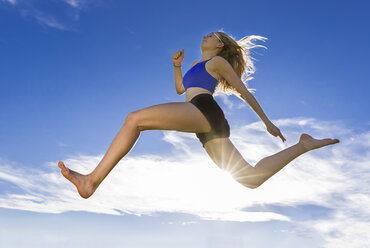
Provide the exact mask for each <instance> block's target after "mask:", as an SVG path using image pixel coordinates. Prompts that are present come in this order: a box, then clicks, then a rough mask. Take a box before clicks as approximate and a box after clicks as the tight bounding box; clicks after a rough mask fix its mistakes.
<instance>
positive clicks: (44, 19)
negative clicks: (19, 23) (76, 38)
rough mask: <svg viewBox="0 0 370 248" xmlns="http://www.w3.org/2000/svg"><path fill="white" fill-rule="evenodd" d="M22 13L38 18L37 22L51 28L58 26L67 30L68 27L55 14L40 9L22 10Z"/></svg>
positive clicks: (23, 15) (57, 27) (25, 15)
mask: <svg viewBox="0 0 370 248" xmlns="http://www.w3.org/2000/svg"><path fill="white" fill-rule="evenodd" d="M20 14H21V16H22V17H28V16H30V17H33V18H35V19H36V20H37V22H38V23H39V24H41V25H46V26H48V27H51V28H56V29H60V30H67V28H66V27H65V26H64V25H63V24H61V23H60V22H59V21H57V20H56V19H55V18H54V17H53V16H50V15H46V14H45V13H43V12H41V11H39V10H26V9H22V10H20Z"/></svg>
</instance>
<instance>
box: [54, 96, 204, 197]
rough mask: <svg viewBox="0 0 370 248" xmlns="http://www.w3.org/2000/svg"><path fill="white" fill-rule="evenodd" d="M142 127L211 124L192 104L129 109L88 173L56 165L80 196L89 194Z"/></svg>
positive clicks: (193, 128)
mask: <svg viewBox="0 0 370 248" xmlns="http://www.w3.org/2000/svg"><path fill="white" fill-rule="evenodd" d="M145 130H174V131H181V132H192V133H198V132H209V131H210V130H211V126H210V124H209V122H208V120H207V119H206V118H205V117H204V116H203V114H202V113H201V112H200V111H199V110H198V109H197V108H196V107H195V106H194V105H193V104H191V103H188V102H173V103H164V104H158V105H154V106H150V107H147V108H144V109H140V110H137V111H134V112H131V113H130V114H128V115H127V117H126V120H125V122H124V124H123V126H122V127H121V129H120V130H119V132H118V133H117V135H116V136H115V138H114V139H113V141H112V143H111V145H110V146H109V148H108V150H107V152H106V153H105V155H104V157H103V159H102V160H101V161H100V162H99V164H98V165H97V167H96V168H95V169H94V170H93V171H92V172H91V173H90V174H88V175H82V174H80V173H78V172H75V171H73V170H71V169H68V168H67V167H66V166H65V165H64V163H63V162H61V161H60V162H59V163H58V166H59V167H60V168H61V170H62V174H63V176H64V177H65V178H67V179H68V180H69V181H71V182H72V183H73V184H74V185H75V186H76V187H77V190H78V192H79V194H80V195H81V196H82V197H83V198H88V197H90V196H91V195H92V194H93V193H94V192H95V190H96V189H97V187H98V186H99V185H100V183H101V182H102V181H103V180H104V178H105V177H106V176H107V175H108V174H109V172H110V171H111V170H112V169H113V168H114V166H115V165H116V164H117V163H118V162H119V161H120V160H121V159H122V158H123V157H124V156H125V155H126V154H127V153H128V152H129V151H130V150H131V148H132V147H133V146H134V145H135V143H136V142H137V140H138V138H139V136H140V132H141V131H145Z"/></svg>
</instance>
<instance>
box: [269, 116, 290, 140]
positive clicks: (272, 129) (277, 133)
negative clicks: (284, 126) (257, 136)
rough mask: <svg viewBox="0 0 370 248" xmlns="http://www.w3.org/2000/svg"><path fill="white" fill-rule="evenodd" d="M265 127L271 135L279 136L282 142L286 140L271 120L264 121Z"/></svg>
mask: <svg viewBox="0 0 370 248" xmlns="http://www.w3.org/2000/svg"><path fill="white" fill-rule="evenodd" d="M266 128H267V131H268V132H269V133H270V134H271V135H272V136H275V137H276V136H279V137H280V138H281V140H282V141H283V142H284V141H286V139H285V138H284V136H283V135H282V134H281V132H280V129H279V128H277V127H276V126H275V125H274V124H273V123H272V122H271V121H268V122H267V123H266Z"/></svg>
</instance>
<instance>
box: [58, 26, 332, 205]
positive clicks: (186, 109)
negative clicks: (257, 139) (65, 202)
mask: <svg viewBox="0 0 370 248" xmlns="http://www.w3.org/2000/svg"><path fill="white" fill-rule="evenodd" d="M260 38H263V37H261V36H248V37H244V38H243V39H241V40H239V41H237V42H236V41H235V40H234V39H233V38H231V37H230V36H229V35H227V34H226V33H225V32H222V31H219V32H212V33H210V34H208V35H206V36H204V38H203V42H202V45H201V51H202V57H201V59H200V60H199V61H196V62H194V63H193V64H192V65H191V68H190V69H189V70H188V71H187V73H186V74H185V75H184V78H183V77H182V72H181V62H182V60H183V59H184V49H183V50H182V51H178V52H176V53H175V54H174V55H173V56H172V60H173V65H174V73H175V86H176V91H177V93H178V94H179V95H181V94H183V93H184V92H186V101H185V102H171V103H164V104H158V105H154V106H150V107H147V108H143V109H140V110H137V111H133V112H131V113H129V114H128V115H127V117H126V119H125V122H124V124H123V125H122V127H121V129H120V130H119V132H118V133H117V135H116V137H115V138H114V139H113V141H112V143H111V145H110V146H109V148H108V150H107V152H106V153H105V155H104V157H103V159H102V160H101V161H100V162H99V164H98V165H97V167H96V168H95V169H94V170H93V171H92V172H91V173H90V174H88V175H82V174H80V173H78V172H75V171H73V170H71V169H68V168H67V167H66V166H65V165H64V163H63V162H62V161H59V163H58V166H59V167H60V168H61V172H62V174H63V176H64V177H65V178H67V179H68V180H69V181H70V182H71V183H73V184H74V185H75V186H76V187H77V190H78V193H79V194H80V195H81V197H83V198H88V197H90V196H91V195H92V194H93V193H94V192H95V190H96V189H97V188H98V186H99V185H100V183H101V182H102V181H103V180H104V178H105V177H106V176H107V175H108V174H109V172H110V171H111V170H112V169H113V168H114V166H115V165H116V164H117V163H118V162H119V161H120V160H121V159H122V158H123V157H124V156H125V155H126V154H127V153H128V152H129V151H130V150H131V148H132V147H133V146H134V144H135V143H136V141H137V140H138V138H139V136H140V132H142V131H145V130H176V131H180V132H192V133H196V136H197V137H198V139H199V140H200V142H201V143H202V146H203V147H204V149H205V150H206V151H207V153H208V155H209V156H210V158H211V159H212V160H213V161H214V163H216V164H217V165H218V166H219V167H220V168H221V169H223V170H226V171H228V172H229V173H230V174H231V175H232V176H233V178H234V179H235V180H236V181H237V182H239V183H241V184H242V185H244V186H246V187H248V188H252V189H253V188H257V187H258V186H260V185H261V184H262V183H263V182H265V181H266V180H267V179H268V178H270V177H271V176H272V175H274V174H275V173H277V172H278V171H279V170H280V169H282V168H283V167H284V166H285V165H287V164H288V163H289V162H290V161H292V160H293V159H294V158H296V157H298V156H299V155H301V154H303V153H305V152H308V151H310V150H313V149H317V148H320V147H324V146H327V145H331V144H335V143H338V142H339V140H338V139H330V138H326V139H314V138H312V137H311V136H310V135H308V134H305V133H303V134H301V136H300V138H299V141H298V142H297V143H296V144H295V145H293V146H291V147H289V148H286V149H284V150H282V151H280V152H278V153H276V154H273V155H271V156H268V157H266V158H263V159H261V160H260V161H259V162H258V163H257V164H256V165H255V166H251V165H250V164H248V162H247V161H245V160H244V158H243V157H242V155H241V154H240V153H239V151H238V150H237V149H236V148H235V146H234V145H233V143H232V142H231V141H230V139H229V137H230V127H229V124H228V122H227V120H226V119H225V116H224V113H223V111H222V109H221V108H220V107H219V105H218V104H217V102H216V101H215V100H214V98H213V94H214V92H215V90H217V91H220V92H225V93H230V92H231V93H233V94H235V95H236V96H238V97H239V98H241V99H243V100H244V101H245V102H247V103H248V104H249V105H250V107H251V108H252V109H253V110H254V111H255V112H256V113H257V115H258V116H259V117H260V118H261V120H262V121H263V123H264V124H265V125H266V129H267V131H268V132H269V133H270V134H271V135H273V136H275V137H277V136H278V137H279V138H281V140H282V141H283V142H284V141H285V140H286V139H285V138H284V136H283V135H282V134H281V132H280V130H279V128H277V127H276V126H275V125H274V124H273V123H272V122H271V121H270V120H269V119H268V118H267V116H266V115H265V113H264V112H263V110H262V109H261V107H260V105H259V104H258V102H257V101H256V99H255V98H254V96H253V95H252V94H251V93H250V92H249V90H248V89H247V88H246V86H245V85H244V82H243V81H242V80H241V77H242V75H243V73H245V74H247V73H246V72H248V70H249V69H254V66H253V63H252V61H251V59H250V57H249V49H244V47H243V44H247V45H248V44H249V45H250V44H253V43H252V42H251V39H260ZM245 47H248V46H245ZM251 47H252V46H250V47H249V48H251ZM254 47H255V46H254ZM252 73H253V71H252Z"/></svg>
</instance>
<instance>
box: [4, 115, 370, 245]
mask: <svg viewBox="0 0 370 248" xmlns="http://www.w3.org/2000/svg"><path fill="white" fill-rule="evenodd" d="M273 122H274V123H275V124H276V125H277V126H278V127H279V128H280V129H281V131H282V132H283V134H284V136H285V137H286V138H287V143H288V144H283V143H282V142H281V140H279V139H278V138H276V137H273V136H271V135H269V134H268V133H267V132H266V130H265V128H264V126H263V124H262V123H261V122H256V123H251V124H249V125H245V126H241V127H239V128H234V129H233V130H231V137H230V138H231V140H232V141H233V143H234V144H235V146H236V147H237V148H238V149H239V151H240V152H241V153H242V155H243V156H244V158H245V159H246V160H247V161H248V162H249V163H250V164H252V165H254V164H256V162H258V161H259V160H260V159H262V158H263V157H265V156H269V155H271V154H274V153H276V152H278V151H280V150H282V149H285V148H287V147H288V146H291V145H293V144H295V143H296V142H297V141H298V138H299V134H300V133H302V132H307V133H309V134H312V135H313V136H314V137H315V138H327V137H330V138H339V139H340V141H341V142H340V143H338V144H335V145H333V146H329V147H324V148H322V149H317V150H314V151H310V152H308V153H306V154H303V155H302V156H300V157H298V158H297V159H295V160H294V161H292V162H291V163H290V164H288V165H287V166H286V167H285V168H283V169H282V171H280V172H278V173H277V174H276V175H274V176H273V177H272V178H271V179H269V180H268V181H267V182H265V183H264V184H263V185H262V186H261V187H259V188H257V189H248V188H245V187H244V186H242V185H240V184H239V183H237V182H235V181H234V180H233V179H232V178H231V177H230V176H229V175H228V174H227V173H225V172H223V171H222V170H220V169H219V168H218V167H217V166H216V165H215V164H213V162H212V160H211V159H210V158H209V157H208V156H207V154H206V152H205V151H204V150H201V145H200V143H199V141H198V140H197V138H196V137H195V134H191V133H178V132H173V131H165V132H164V138H163V140H164V141H165V142H169V143H170V144H172V145H173V146H174V149H173V150H172V151H168V152H166V154H161V155H153V154H148V155H144V156H131V155H130V154H128V155H127V156H126V157H125V158H124V159H122V160H121V161H120V162H119V164H118V165H117V166H116V167H115V168H114V170H113V171H112V172H111V174H109V175H108V177H107V178H106V180H105V181H104V182H103V183H102V184H101V185H100V187H99V189H98V190H97V191H96V192H95V194H94V195H93V196H92V197H90V198H89V199H87V200H86V199H82V198H80V196H79V195H78V193H77V192H76V189H75V187H74V186H73V185H72V184H70V183H69V182H68V181H67V180H65V179H64V178H63V177H62V176H61V174H60V171H59V168H58V167H57V160H56V161H53V162H48V163H46V165H45V166H44V167H43V168H39V169H40V171H36V170H31V169H29V168H22V169H21V168H17V167H16V166H15V165H14V163H13V165H9V163H8V162H5V161H1V160H0V171H1V173H0V180H2V181H5V182H7V184H9V185H13V186H17V187H18V188H19V190H18V191H17V192H10V191H8V192H7V193H3V194H2V195H1V194H0V207H5V208H14V209H23V210H30V211H37V212H52V213H60V212H63V211H79V210H82V211H91V212H96V213H106V214H116V215H118V214H124V213H127V214H135V215H142V214H145V215H152V214H154V213H156V212H175V213H188V214H193V215H196V216H199V218H201V219H208V220H225V221H226V220H227V221H238V222H243V221H270V220H280V221H289V222H291V223H292V224H294V225H296V226H297V229H296V231H297V235H300V234H298V232H299V230H305V232H308V233H307V235H309V232H312V233H319V234H320V235H321V236H322V238H323V239H324V240H325V242H326V244H325V246H324V247H327V248H331V247H364V244H365V242H366V240H370V225H369V216H370V210H369V208H368V206H369V205H370V196H369V191H368V188H369V186H370V182H369V179H368V178H369V162H368V161H370V149H369V147H370V142H369V140H370V132H364V133H357V134H356V133H354V131H353V130H351V129H348V128H346V127H344V126H343V124H342V123H341V122H334V121H332V122H330V121H319V120H316V119H313V118H290V119H281V120H273ZM101 158H102V155H99V156H84V155H80V156H77V157H73V158H68V159H65V160H63V161H64V162H65V164H66V165H67V166H70V167H71V169H75V170H77V171H79V172H81V173H88V172H90V171H91V170H92V169H93V168H94V167H95V166H96V165H97V164H98V163H99V161H100V159H101ZM9 188H10V187H9ZM305 205H314V206H320V207H323V208H326V209H329V210H331V211H332V212H331V214H330V215H329V214H328V215H327V216H321V217H317V218H311V219H308V220H300V221H298V220H295V218H294V216H289V214H288V213H287V211H285V212H279V211H277V210H274V211H263V210H260V211H255V210H254V211H249V210H248V209H258V208H259V206H260V208H262V207H269V206H280V207H282V208H284V207H287V209H289V208H288V207H298V206H305ZM354 240H355V241H354Z"/></svg>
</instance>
